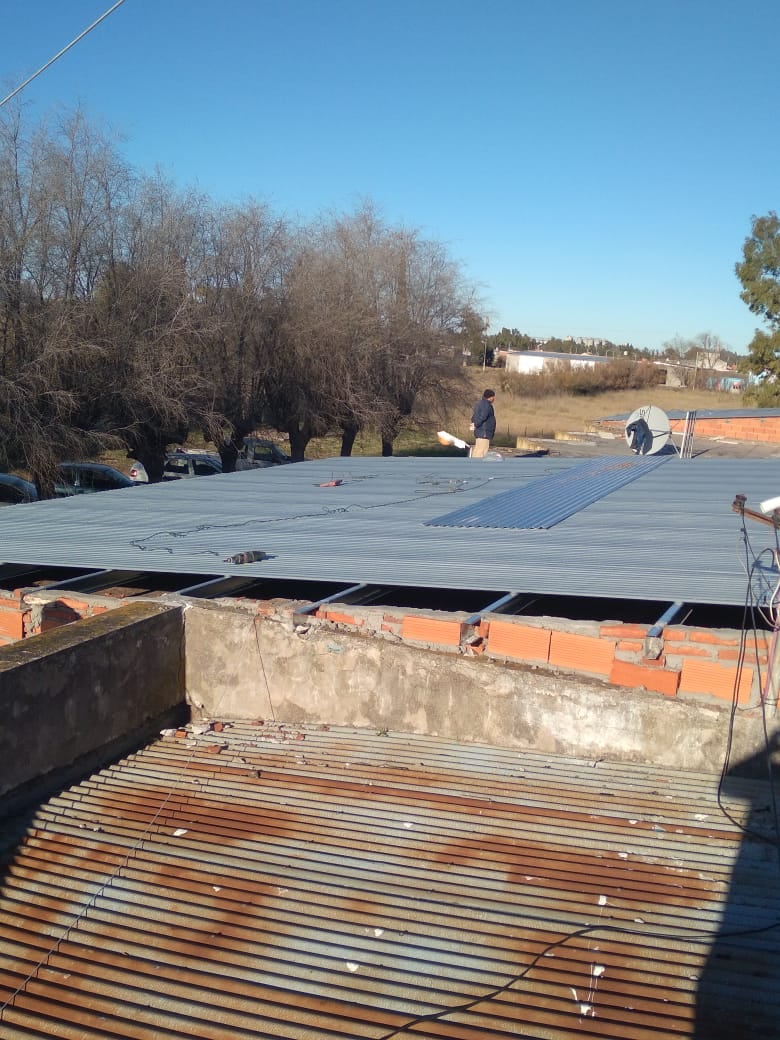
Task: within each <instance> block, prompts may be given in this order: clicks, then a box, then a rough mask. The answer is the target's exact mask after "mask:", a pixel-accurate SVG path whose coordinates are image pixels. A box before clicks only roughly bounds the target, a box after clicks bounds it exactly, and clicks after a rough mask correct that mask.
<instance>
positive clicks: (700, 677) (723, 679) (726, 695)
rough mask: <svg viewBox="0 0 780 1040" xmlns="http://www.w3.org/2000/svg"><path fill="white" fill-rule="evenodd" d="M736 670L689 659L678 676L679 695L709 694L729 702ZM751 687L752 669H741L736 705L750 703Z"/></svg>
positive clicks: (731, 696) (732, 694) (714, 662)
mask: <svg viewBox="0 0 780 1040" xmlns="http://www.w3.org/2000/svg"><path fill="white" fill-rule="evenodd" d="M736 682H737V669H736V668H731V667H727V666H725V665H722V664H718V663H717V662H716V661H700V660H698V659H694V658H689V659H686V660H684V661H683V664H682V672H681V674H680V693H709V694H710V695H711V696H713V697H718V698H720V699H722V700H727V701H730V700H732V698H733V696H734V688H735V686H736ZM752 686H753V669H752V668H743V669H742V674H741V676H740V682H739V691H738V695H737V703H738V704H747V703H748V702H749V701H750V691H751V689H752Z"/></svg>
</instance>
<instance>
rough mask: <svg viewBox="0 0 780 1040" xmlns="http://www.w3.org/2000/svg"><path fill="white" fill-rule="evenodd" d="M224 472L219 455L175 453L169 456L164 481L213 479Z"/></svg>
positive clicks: (194, 452) (197, 452) (189, 452)
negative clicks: (186, 478)
mask: <svg viewBox="0 0 780 1040" xmlns="http://www.w3.org/2000/svg"><path fill="white" fill-rule="evenodd" d="M221 472H222V460H221V459H220V457H219V455H210V454H208V453H207V452H200V451H174V452H172V453H171V454H170V455H168V456H167V458H166V460H165V467H164V469H163V480H180V479H181V478H182V477H211V476H214V475H215V474H217V473H221Z"/></svg>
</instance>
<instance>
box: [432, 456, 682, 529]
mask: <svg viewBox="0 0 780 1040" xmlns="http://www.w3.org/2000/svg"><path fill="white" fill-rule="evenodd" d="M668 459H669V456H668V455H662V456H655V457H653V458H628V459H625V458H619V457H611V458H606V459H588V460H587V461H586V462H580V463H578V464H577V465H574V466H571V467H570V468H569V469H566V470H564V471H563V472H562V473H555V474H552V475H550V476H544V477H541V478H540V479H538V480H532V481H531V482H530V483H529V484H526V485H525V487H521V488H514V489H513V490H511V491H503V492H501V493H500V494H498V495H491V496H490V497H489V498H483V499H482V500H481V501H480V502H475V503H474V504H473V505H468V506H464V507H463V508H462V509H455V510H453V511H452V512H451V513H445V514H444V515H443V516H437V517H435V518H434V519H433V520H427V521H426V524H427V525H428V526H430V527H487V528H503V529H512V528H523V527H525V528H542V529H544V530H547V529H549V528H550V527H555V525H556V524H559V523H561V521H563V520H567V519H568V518H569V517H570V516H574V514H575V513H579V511H580V510H581V509H585V508H586V507H587V506H590V505H593V503H594V502H598V501H599V500H600V499H602V498H605V497H606V496H607V495H609V494H611V493H612V492H613V491H617V490H618V488H622V487H625V486H626V485H627V484H630V483H632V481H634V480H638V479H639V477H642V476H644V475H645V474H646V473H648V472H650V470H652V469H655V468H656V467H657V466H661V465H663V464H664V463H665V462H667V461H668Z"/></svg>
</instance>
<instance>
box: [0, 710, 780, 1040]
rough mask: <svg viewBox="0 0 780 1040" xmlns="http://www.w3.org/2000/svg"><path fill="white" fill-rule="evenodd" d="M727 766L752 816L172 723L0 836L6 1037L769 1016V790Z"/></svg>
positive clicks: (773, 989)
mask: <svg viewBox="0 0 780 1040" xmlns="http://www.w3.org/2000/svg"><path fill="white" fill-rule="evenodd" d="M733 784H734V786H733V787H732V789H731V796H732V798H733V797H734V796H739V801H732V813H733V815H734V819H735V821H736V822H735V823H732V822H731V821H730V820H729V819H728V818H727V817H725V816H724V815H723V814H722V813H721V812H720V810H719V809H718V806H717V802H716V790H715V788H716V780H715V779H714V778H712V777H706V776H702V775H698V774H691V773H670V772H669V771H668V770H665V769H661V768H652V767H650V768H648V767H640V766H630V765H615V764H607V763H605V762H592V761H580V760H571V759H562V758H555V757H548V756H542V755H538V754H527V753H517V752H515V751H510V750H505V749H503V750H502V749H498V748H490V747H480V746H473V745H471V746H462V745H455V744H451V743H448V742H445V741H441V740H437V739H434V738H430V737H413V736H401V735H398V736H396V735H393V734H377V733H375V732H371V731H356V730H345V729H341V730H336V729H330V730H328V729H327V727H301V728H297V727H294V726H286V727H285V726H281V725H277V724H276V723H273V722H266V723H265V724H264V725H251V724H249V723H238V724H234V725H232V726H229V727H228V728H226V729H225V730H224V731H223V732H220V733H216V732H214V731H212V732H209V733H206V734H203V735H201V736H194V735H193V734H192V733H188V734H187V735H186V736H184V737H183V738H177V737H175V736H168V737H165V738H161V739H160V740H158V741H157V742H155V743H153V744H152V745H151V746H149V747H147V748H145V749H143V750H142V751H140V752H139V753H138V754H136V755H134V756H132V757H130V758H128V759H126V760H124V761H122V762H119V763H117V764H115V765H113V766H111V767H110V768H107V769H105V770H103V771H101V772H99V773H96V774H94V775H93V776H91V777H90V778H88V779H86V780H84V782H82V783H80V784H77V785H75V786H73V787H71V788H69V789H67V790H65V791H63V792H62V793H61V794H59V795H57V796H56V797H53V798H52V799H51V800H49V801H47V802H46V803H45V804H42V805H41V806H40V807H38V808H37V810H36V811H35V812H34V813H33V814H31V816H30V818H28V819H26V820H25V821H23V823H24V829H25V831H26V833H25V835H24V837H23V839H22V840H21V841H20V842H19V844H18V846H17V847H14V843H13V841H12V840H11V839H12V833H13V828H12V826H11V825H10V824H8V823H7V824H6V826H5V828H4V830H3V831H0V834H2V836H3V838H4V839H5V841H6V842H7V843H9V842H10V848H11V852H10V856H9V862H7V864H6V866H5V870H4V877H3V881H2V891H1V895H0V1005H1V1006H2V1014H0V1035H2V1037H3V1038H4V1040H28V1038H32V1037H62V1038H66V1037H67V1038H75V1037H78V1038H79V1040H88V1038H89V1040H97V1038H101V1040H103V1038H108V1037H111V1038H125V1037H133V1038H167V1040H176V1038H185V1037H198V1038H210V1040H226V1038H231V1040H235V1038H241V1037H244V1038H250V1037H251V1038H258V1037H264V1038H288V1037H289V1038H293V1037H295V1038H299V1040H301V1038H312V1040H319V1038H323V1040H324V1038H331V1040H333V1038H341V1037H345V1038H358V1037H360V1038H373V1040H378V1038H384V1040H390V1038H391V1037H397V1036H418V1037H424V1038H430V1040H433V1038H434V1037H436V1038H442V1037H449V1038H452V1040H483V1038H489V1037H496V1038H500V1037H509V1036H527V1037H539V1038H542V1037H543V1038H547V1040H563V1038H566V1040H569V1038H571V1037H578V1036H589V1037H603V1038H620V1040H650V1038H656V1040H657V1038H660V1037H669V1038H671V1037H674V1038H682V1037H689V1036H694V1035H695V1036H697V1037H699V1038H700V1040H703V1038H704V1037H706V1038H707V1040H720V1038H728V1040H734V1038H735V1037H746V1036H753V1037H767V1038H768V1037H770V1036H776V1035H778V1030H779V1029H780V930H778V928H777V927H776V924H777V921H778V917H780V890H779V889H778V886H777V883H776V882H777V862H776V850H775V849H772V848H771V846H768V845H764V844H761V843H760V842H754V841H751V840H748V839H747V838H746V836H745V835H744V833H743V832H742V830H741V829H740V825H742V826H749V827H753V826H756V824H755V821H756V820H759V819H764V820H765V821H766V820H767V818H768V817H767V813H766V811H765V810H766V808H767V806H768V804H769V795H768V791H767V787H766V785H764V784H760V783H748V782H746V781H741V782H737V781H733ZM773 925H774V927H770V926H773ZM726 933H729V934H726ZM731 933H733V934H731Z"/></svg>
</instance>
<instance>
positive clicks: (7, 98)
mask: <svg viewBox="0 0 780 1040" xmlns="http://www.w3.org/2000/svg"><path fill="white" fill-rule="evenodd" d="M124 2H125V0H116V3H115V4H113V5H112V6H111V7H109V9H108V10H107V11H105V12H104V13H103V14H101V16H100V17H99V18H98V19H96V20H95V21H94V22H93V23H92V25H88V26H87V28H86V29H84V31H83V32H80V33H79V34H78V36H77V37H76V38H75V39H73V40H71V41H70V43H69V44H68V45H67V46H66V47H63V48H62V50H61V51H58V52H57V54H55V55H54V57H53V58H50V59H49V60H48V61H47V62H46V64H45V65H41V67H40V68H39V69H38V71H37V72H33V74H32V76H28V77H27V79H26V80H25V81H24V83H20V84H19V86H18V87H16V88H15V89H14V90H12V91H11V93H10V94H6V96H5V97H4V98H3V100H2V101H0V108H2V107H3V105H5V104H7V102H9V101H10V100H11V98H13V97H16V95H17V94H18V93H19V91H20V90H24V88H25V87H26V86H27V84H28V83H32V81H33V80H34V79H36V78H37V77H38V76H40V74H41V73H42V72H45V71H46V69H48V68H49V66H50V65H53V64H54V62H55V61H57V59H58V58H61V57H62V55H63V54H66V53H67V52H68V51H69V50H70V49H71V47H75V46H76V44H77V43H78V42H79V40H83V39H84V37H85V36H86V35H87V33H89V32H92V30H93V29H94V28H95V26H96V25H100V23H101V22H102V21H103V19H105V18H108V16H109V15H110V14H111V13H112V12H113V11H116V9H117V7H121V5H122V4H123V3H124Z"/></svg>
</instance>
